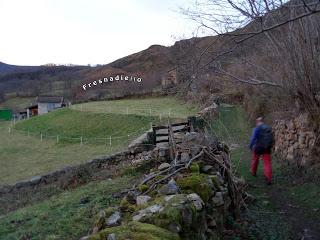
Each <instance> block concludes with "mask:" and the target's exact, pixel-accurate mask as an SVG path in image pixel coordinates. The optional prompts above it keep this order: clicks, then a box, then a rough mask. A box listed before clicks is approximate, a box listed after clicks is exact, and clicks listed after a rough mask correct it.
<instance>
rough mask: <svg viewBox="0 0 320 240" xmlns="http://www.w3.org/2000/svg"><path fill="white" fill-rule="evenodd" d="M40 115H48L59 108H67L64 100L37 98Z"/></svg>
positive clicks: (47, 97) (59, 98)
mask: <svg viewBox="0 0 320 240" xmlns="http://www.w3.org/2000/svg"><path fill="white" fill-rule="evenodd" d="M37 103H38V114H39V115H42V114H46V113H48V112H51V111H53V110H55V109H57V108H61V107H64V106H65V103H64V98H63V97H57V96H39V97H37Z"/></svg>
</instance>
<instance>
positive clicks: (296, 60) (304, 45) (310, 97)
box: [183, 0, 320, 154]
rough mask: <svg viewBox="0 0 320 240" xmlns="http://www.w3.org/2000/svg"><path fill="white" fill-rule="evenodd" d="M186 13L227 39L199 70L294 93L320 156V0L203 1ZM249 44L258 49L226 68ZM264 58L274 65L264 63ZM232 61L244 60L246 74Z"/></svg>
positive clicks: (249, 46)
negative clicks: (230, 57) (231, 57)
mask: <svg viewBox="0 0 320 240" xmlns="http://www.w3.org/2000/svg"><path fill="white" fill-rule="evenodd" d="M183 14H185V15H187V16H189V17H190V18H191V19H192V20H194V21H196V22H198V23H199V25H200V27H202V28H205V29H207V30H210V31H212V32H213V34H214V35H217V36H218V37H223V39H224V42H227V43H224V44H222V45H220V48H219V47H218V48H215V50H214V52H206V54H207V55H209V56H210V57H208V58H207V59H206V60H205V61H202V64H201V65H200V66H199V69H203V68H209V69H211V70H212V71H214V72H215V73H217V74H222V75H224V76H226V77H227V78H228V79H230V80H232V81H236V82H240V83H243V84H249V85H255V86H268V87H272V88H275V89H276V90H275V91H278V92H280V93H281V94H287V95H288V96H290V97H291V98H292V99H293V100H294V101H295V102H296V104H297V105H298V107H299V110H301V111H305V112H307V113H308V114H309V116H310V119H311V122H312V123H313V130H314V131H315V133H316V136H317V140H316V144H315V146H316V147H315V154H319V153H320V152H319V151H320V150H319V147H317V146H319V145H320V79H319V76H320V57H319V56H320V0H291V1H283V0H199V1H196V3H195V6H194V8H192V9H184V10H183ZM261 40H263V41H261ZM249 48H253V49H255V50H256V52H257V53H256V54H254V53H252V51H251V54H249V55H248V54H244V56H245V57H242V59H239V61H238V62H237V63H229V64H228V66H227V67H225V66H224V65H223V64H221V62H222V61H223V59H224V58H225V56H226V55H228V54H231V53H233V54H234V53H235V52H237V51H244V50H246V49H247V50H248V49H249ZM205 51H206V50H205ZM259 54H261V55H260V56H259ZM262 56H264V57H266V56H268V58H267V59H269V60H271V61H274V62H273V64H270V63H268V62H267V61H261V58H262ZM232 64H233V65H239V64H241V66H242V67H243V68H245V69H246V74H245V75H244V76H239V74H238V73H237V71H233V69H237V68H235V67H234V68H232V67H230V65H232ZM279 66H280V67H279Z"/></svg>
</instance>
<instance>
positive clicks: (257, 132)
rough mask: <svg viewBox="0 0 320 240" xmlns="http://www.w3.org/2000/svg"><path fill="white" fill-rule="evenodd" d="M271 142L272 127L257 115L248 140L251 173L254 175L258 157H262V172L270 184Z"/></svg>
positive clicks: (272, 142) (272, 139) (272, 138)
mask: <svg viewBox="0 0 320 240" xmlns="http://www.w3.org/2000/svg"><path fill="white" fill-rule="evenodd" d="M273 144H274V137H273V132H272V128H271V127H270V126H268V125H267V124H265V123H264V120H263V118H262V117H258V118H257V119H256V127H255V128H254V129H253V132H252V136H251V140H250V150H251V151H252V161H251V174H252V175H253V176H256V174H257V169H258V165H259V159H260V157H262V159H263V173H264V176H265V179H266V183H267V184H268V185H271V184H272V166H271V149H272V147H273Z"/></svg>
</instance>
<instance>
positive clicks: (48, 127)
mask: <svg viewBox="0 0 320 240" xmlns="http://www.w3.org/2000/svg"><path fill="white" fill-rule="evenodd" d="M151 122H156V119H155V118H154V117H152V116H151V117H150V116H139V115H128V116H123V115H119V114H109V113H108V114H105V113H91V112H80V111H76V110H72V109H70V108H64V109H59V110H56V111H53V112H50V113H49V114H45V115H41V116H37V117H34V118H30V119H29V120H25V121H21V122H19V123H17V124H16V125H15V126H14V129H15V130H19V131H23V132H25V133H28V132H29V134H37V135H39V134H40V133H42V134H43V137H44V138H46V137H52V138H54V137H56V136H59V139H60V140H61V141H62V142H79V139H80V138H81V137H83V140H84V141H89V142H90V141H91V142H93V143H95V144H105V142H103V141H99V140H100V139H102V138H109V136H112V137H125V138H127V136H128V134H129V135H132V134H134V133H136V132H137V133H141V132H143V131H144V130H147V128H149V126H150V124H151Z"/></svg>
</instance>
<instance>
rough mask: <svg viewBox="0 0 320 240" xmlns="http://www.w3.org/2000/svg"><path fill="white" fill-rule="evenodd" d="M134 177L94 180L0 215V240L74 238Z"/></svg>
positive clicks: (87, 229)
mask: <svg viewBox="0 0 320 240" xmlns="http://www.w3.org/2000/svg"><path fill="white" fill-rule="evenodd" d="M134 179H135V178H134V177H133V176H122V177H118V178H116V179H113V180H106V181H100V182H92V183H89V184H86V185H84V186H81V187H79V188H77V189H75V190H70V191H66V192H63V193H61V194H59V195H56V196H53V197H51V198H50V199H48V200H45V201H43V202H41V203H36V204H34V205H32V206H28V207H24V208H22V209H19V210H17V211H14V212H11V213H9V214H7V215H4V216H0V239H2V240H16V239H33V240H54V239H57V240H58V239H59V240H72V239H79V238H80V237H82V236H85V235H87V234H88V233H89V232H90V231H92V227H93V223H94V222H93V221H94V217H95V216H96V214H97V213H98V212H99V211H100V210H101V209H105V208H107V207H109V206H114V205H116V204H117V203H118V201H119V199H116V198H114V197H112V194H113V193H115V192H119V191H121V190H122V189H124V188H127V187H131V186H132V182H133V181H134Z"/></svg>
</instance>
